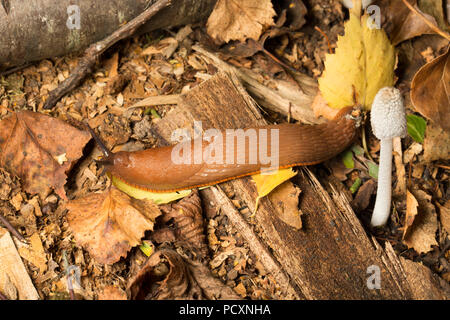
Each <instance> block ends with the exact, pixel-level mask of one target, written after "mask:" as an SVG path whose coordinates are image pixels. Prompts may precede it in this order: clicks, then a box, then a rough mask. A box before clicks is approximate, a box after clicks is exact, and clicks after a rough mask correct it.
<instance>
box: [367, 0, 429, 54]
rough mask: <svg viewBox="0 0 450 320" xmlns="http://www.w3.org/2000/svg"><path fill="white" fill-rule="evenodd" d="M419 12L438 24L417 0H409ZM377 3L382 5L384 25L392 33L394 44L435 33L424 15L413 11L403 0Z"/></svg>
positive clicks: (376, 2)
mask: <svg viewBox="0 0 450 320" xmlns="http://www.w3.org/2000/svg"><path fill="white" fill-rule="evenodd" d="M408 2H409V3H410V4H411V5H412V6H414V7H415V8H416V9H417V10H418V11H419V12H421V13H422V14H423V15H424V16H425V17H426V18H427V19H428V20H429V21H430V22H431V23H432V24H434V25H436V26H437V23H436V20H435V19H434V18H433V16H430V15H428V14H426V13H423V12H422V11H421V10H420V8H419V7H418V6H417V0H408ZM374 4H375V5H377V6H379V7H380V12H382V13H383V18H384V22H383V27H384V28H385V30H386V32H387V33H388V34H389V35H390V39H391V41H392V44H393V45H397V44H399V43H400V42H402V41H405V40H408V39H411V38H414V37H417V36H420V35H422V34H433V33H434V31H433V29H431V28H430V27H429V26H428V25H427V24H426V23H425V21H424V19H423V18H422V17H420V16H419V15H417V14H416V13H414V12H412V11H411V10H410V9H409V8H408V7H407V6H406V5H405V4H404V3H403V2H402V1H401V0H388V1H386V0H378V1H375V3H374Z"/></svg>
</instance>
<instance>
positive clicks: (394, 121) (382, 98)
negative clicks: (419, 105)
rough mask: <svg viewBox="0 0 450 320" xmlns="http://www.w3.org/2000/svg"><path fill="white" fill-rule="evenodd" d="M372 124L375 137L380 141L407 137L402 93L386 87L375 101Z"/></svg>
mask: <svg viewBox="0 0 450 320" xmlns="http://www.w3.org/2000/svg"><path fill="white" fill-rule="evenodd" d="M370 122H371V124H372V130H373V133H374V135H375V136H376V137H377V138H378V139H380V140H383V139H389V138H390V139H392V138H395V137H401V138H403V137H405V135H406V132H407V131H406V115H405V107H404V105H403V98H402V95H401V93H400V91H399V90H398V89H396V88H393V87H384V88H382V89H380V90H379V91H378V93H377V94H376V96H375V98H374V99H373V103H372V109H371V111H370Z"/></svg>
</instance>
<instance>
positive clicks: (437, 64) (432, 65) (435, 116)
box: [411, 46, 450, 132]
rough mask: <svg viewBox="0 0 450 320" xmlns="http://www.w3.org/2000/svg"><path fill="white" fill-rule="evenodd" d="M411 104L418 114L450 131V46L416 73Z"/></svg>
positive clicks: (412, 84)
mask: <svg viewBox="0 0 450 320" xmlns="http://www.w3.org/2000/svg"><path fill="white" fill-rule="evenodd" d="M411 102H412V104H413V106H414V108H415V109H416V111H417V112H420V113H421V114H422V115H424V116H425V117H427V118H429V119H430V120H431V121H433V122H434V123H435V124H437V125H439V126H440V127H441V128H442V129H444V130H445V131H447V132H448V131H450V46H449V47H448V48H447V52H446V53H444V54H443V55H441V56H439V57H437V58H436V59H434V60H433V61H431V62H429V63H427V64H426V65H424V66H423V67H422V68H420V69H419V71H418V72H417V73H416V75H415V76H414V78H413V80H412V83H411Z"/></svg>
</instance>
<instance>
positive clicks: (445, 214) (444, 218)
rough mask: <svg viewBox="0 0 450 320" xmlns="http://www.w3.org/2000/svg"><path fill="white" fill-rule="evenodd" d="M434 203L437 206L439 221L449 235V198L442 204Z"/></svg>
mask: <svg viewBox="0 0 450 320" xmlns="http://www.w3.org/2000/svg"><path fill="white" fill-rule="evenodd" d="M436 204H437V206H438V208H439V220H440V221H441V224H442V227H443V228H444V230H445V231H446V232H447V233H448V234H449V235H450V200H447V202H446V203H445V205H443V206H441V205H440V204H439V203H436Z"/></svg>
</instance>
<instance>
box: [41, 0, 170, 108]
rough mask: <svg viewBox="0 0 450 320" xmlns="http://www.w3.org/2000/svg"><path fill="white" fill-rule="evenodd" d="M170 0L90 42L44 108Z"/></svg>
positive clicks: (80, 79)
mask: <svg viewBox="0 0 450 320" xmlns="http://www.w3.org/2000/svg"><path fill="white" fill-rule="evenodd" d="M170 2H171V0H159V1H157V2H156V3H155V4H153V5H152V6H151V7H150V8H148V9H146V10H145V11H144V12H142V13H141V14H140V15H138V16H137V17H136V18H134V19H133V20H131V21H130V22H128V23H127V24H125V25H123V26H122V27H120V28H119V29H117V30H116V31H114V32H113V33H112V34H111V35H109V36H108V37H106V38H105V39H103V40H101V41H99V42H97V43H94V44H92V45H91V46H90V47H89V48H87V49H86V51H85V54H84V57H83V58H82V59H81V61H80V63H79V64H78V65H77V67H76V68H75V70H74V71H73V72H72V74H71V75H70V77H68V78H67V79H65V80H64V81H63V82H62V83H61V84H60V85H59V86H58V88H56V89H55V90H53V91H52V92H50V94H49V97H48V99H47V100H46V101H45V104H44V109H51V108H53V107H54V106H55V104H56V103H57V102H58V101H59V99H61V98H62V97H63V96H64V95H66V94H67V93H68V92H70V91H71V90H72V89H74V88H76V87H77V86H78V85H79V84H80V82H81V81H82V80H83V79H84V78H85V77H86V75H87V74H88V73H90V71H91V70H92V68H93V67H94V65H95V62H96V61H97V59H98V58H99V57H100V55H101V54H102V53H103V52H105V51H106V50H107V49H108V48H110V47H111V46H112V45H113V44H115V43H117V42H118V41H120V40H122V39H125V38H127V37H129V36H131V35H132V34H134V32H135V31H136V30H137V29H138V28H139V27H140V26H142V25H143V24H145V23H146V22H147V21H148V20H149V19H150V18H151V17H153V16H154V15H155V14H156V13H158V12H159V11H160V10H161V9H163V8H165V7H167V6H168V5H170Z"/></svg>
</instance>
